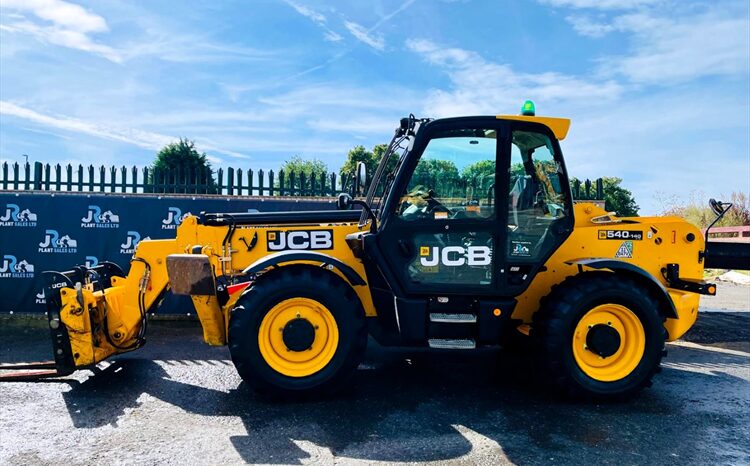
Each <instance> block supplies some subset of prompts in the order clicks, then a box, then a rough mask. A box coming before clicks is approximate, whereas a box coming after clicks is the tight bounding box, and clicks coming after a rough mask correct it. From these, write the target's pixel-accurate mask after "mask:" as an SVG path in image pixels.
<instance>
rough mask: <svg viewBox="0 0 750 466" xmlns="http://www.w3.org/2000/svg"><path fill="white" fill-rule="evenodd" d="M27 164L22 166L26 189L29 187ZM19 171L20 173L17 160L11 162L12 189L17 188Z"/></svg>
mask: <svg viewBox="0 0 750 466" xmlns="http://www.w3.org/2000/svg"><path fill="white" fill-rule="evenodd" d="M28 165H29V164H28V163H27V164H26V166H25V167H24V170H26V178H25V180H26V189H29V187H28V183H29V167H28ZM19 173H20V171H19V170H18V162H15V163H14V164H13V189H18V174H19Z"/></svg>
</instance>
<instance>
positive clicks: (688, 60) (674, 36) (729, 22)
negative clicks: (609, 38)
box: [603, 12, 750, 84]
mask: <svg viewBox="0 0 750 466" xmlns="http://www.w3.org/2000/svg"><path fill="white" fill-rule="evenodd" d="M613 24H614V27H616V28H617V29H618V30H621V31H625V32H629V33H632V35H633V42H634V47H633V51H632V52H631V53H630V54H629V55H624V56H619V57H610V58H606V59H604V60H603V68H604V69H609V70H611V71H613V72H617V73H621V74H623V75H625V76H626V77H627V78H629V79H630V80H631V81H634V82H638V83H651V84H657V83H662V84H664V83H672V82H682V81H689V80H693V79H697V78H700V77H704V76H739V77H742V76H747V73H748V71H750V41H748V37H750V18H748V17H747V16H743V15H733V14H732V13H731V12H726V13H724V12H708V13H704V14H700V15H694V16H688V17H669V16H653V15H650V14H646V13H635V14H629V15H624V16H621V17H618V18H616V19H615V21H614V23H613Z"/></svg>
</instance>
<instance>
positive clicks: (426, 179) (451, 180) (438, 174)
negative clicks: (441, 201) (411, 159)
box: [409, 159, 459, 197]
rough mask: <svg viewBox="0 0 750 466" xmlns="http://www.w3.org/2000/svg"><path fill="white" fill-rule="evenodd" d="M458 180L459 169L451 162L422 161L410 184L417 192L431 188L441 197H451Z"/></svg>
mask: <svg viewBox="0 0 750 466" xmlns="http://www.w3.org/2000/svg"><path fill="white" fill-rule="evenodd" d="M458 179H459V175H458V168H456V165H455V164H454V163H453V162H451V161H450V160H437V159H421V160H420V161H419V163H417V167H416V168H415V169H414V174H413V175H412V179H411V182H410V183H409V184H410V185H411V186H413V187H414V188H416V189H417V190H422V189H424V188H425V187H431V188H433V189H434V190H435V192H437V193H438V194H439V195H440V196H442V197H450V196H452V195H453V193H452V190H453V188H455V187H456V186H457V185H458ZM448 191H450V192H448Z"/></svg>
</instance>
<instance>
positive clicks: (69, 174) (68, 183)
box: [65, 164, 73, 191]
mask: <svg viewBox="0 0 750 466" xmlns="http://www.w3.org/2000/svg"><path fill="white" fill-rule="evenodd" d="M65 177H66V178H67V180H65V190H66V191H73V165H71V164H68V166H67V167H65Z"/></svg>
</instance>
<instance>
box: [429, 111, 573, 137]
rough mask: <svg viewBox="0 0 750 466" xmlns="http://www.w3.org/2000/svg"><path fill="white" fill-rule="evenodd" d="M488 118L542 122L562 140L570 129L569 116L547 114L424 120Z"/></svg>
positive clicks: (432, 121) (444, 119) (445, 119)
mask: <svg viewBox="0 0 750 466" xmlns="http://www.w3.org/2000/svg"><path fill="white" fill-rule="evenodd" d="M486 118H495V119H497V120H512V121H513V120H514V121H528V122H530V123H539V124H542V125H544V126H546V127H548V128H549V129H550V131H552V134H554V135H555V138H557V140H559V141H562V140H563V139H565V137H566V136H567V135H568V130H569V129H570V119H569V118H556V117H546V116H533V115H495V116H462V117H448V118H438V119H436V120H431V119H427V120H424V121H426V122H428V124H430V123H436V122H449V121H470V120H478V119H479V120H481V119H486Z"/></svg>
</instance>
